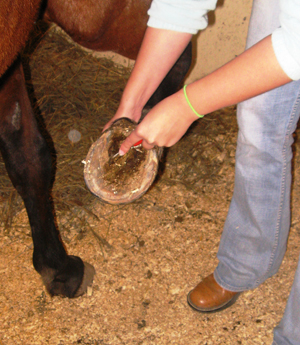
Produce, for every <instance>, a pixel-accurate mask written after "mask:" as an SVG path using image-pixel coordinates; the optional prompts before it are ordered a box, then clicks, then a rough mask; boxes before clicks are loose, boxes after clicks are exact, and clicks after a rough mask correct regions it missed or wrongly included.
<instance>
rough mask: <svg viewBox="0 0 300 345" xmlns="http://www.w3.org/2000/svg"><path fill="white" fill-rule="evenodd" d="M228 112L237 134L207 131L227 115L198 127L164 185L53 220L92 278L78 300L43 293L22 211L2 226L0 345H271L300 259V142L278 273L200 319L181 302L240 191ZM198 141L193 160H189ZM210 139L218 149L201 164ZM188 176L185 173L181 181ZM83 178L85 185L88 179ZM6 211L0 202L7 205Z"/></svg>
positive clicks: (171, 163) (167, 170) (173, 153)
mask: <svg viewBox="0 0 300 345" xmlns="http://www.w3.org/2000/svg"><path fill="white" fill-rule="evenodd" d="M221 115H222V119H223V121H225V123H226V126H227V128H230V130H228V131H225V130H224V128H223V131H220V134H218V135H217V136H216V137H214V138H213V140H208V139H207V137H205V136H203V130H205V129H206V127H209V126H210V127H212V126H217V125H219V120H218V116H220V114H217V115H215V116H214V115H213V116H211V117H210V118H209V119H207V120H203V121H198V123H197V125H196V126H194V127H193V128H192V130H191V131H189V132H188V134H187V135H186V137H185V138H184V139H183V140H182V141H181V142H179V143H178V144H176V145H175V146H174V147H173V148H171V149H170V150H169V151H168V152H167V155H166V157H167V158H166V160H165V164H164V169H163V171H162V172H161V173H160V176H159V179H158V180H157V181H156V182H155V184H154V185H153V186H152V187H151V189H150V190H149V191H148V192H147V194H145V195H144V196H143V197H142V198H141V199H139V200H138V201H136V202H134V203H132V204H129V205H121V206H112V205H107V204H104V203H102V202H101V201H100V200H98V199H97V198H94V200H93V202H92V203H91V204H90V205H89V207H88V208H87V209H84V208H82V207H76V206H74V207H72V209H71V211H70V212H68V213H67V214H64V215H63V216H62V215H60V214H59V213H58V224H59V227H60V229H61V234H62V238H63V241H64V243H65V244H66V246H67V249H68V252H69V253H72V254H75V255H79V256H81V257H82V258H83V259H84V260H86V261H88V262H90V263H91V264H93V265H94V266H95V269H96V272H97V274H96V276H95V280H94V284H93V286H92V288H91V289H90V290H89V291H88V293H87V294H86V295H84V296H82V297H79V298H77V299H74V300H69V299H64V298H60V297H53V298H51V297H50V296H49V295H48V294H47V293H46V291H45V288H44V287H43V285H42V282H41V279H40V278H39V276H38V274H37V273H36V272H35V271H34V269H33V267H32V263H31V256H32V241H31V236H30V228H29V226H28V219H27V216H26V211H25V209H24V208H23V207H22V204H21V206H20V209H19V210H18V213H17V214H14V217H13V219H12V224H11V227H10V229H9V230H7V229H5V228H4V226H3V224H2V226H1V227H0V258H1V260H0V277H1V279H0V291H1V294H0V344H1V345H2V344H3V345H17V344H22V345H24V344H41V345H44V344H51V345H59V344H60V345H62V344H65V345H73V344H85V345H98V344H99V345H100V344H101V345H102V344H103V345H106V344H113V345H119V344H128V345H129V344H130V345H131V344H132V345H133V344H139V345H141V344H143V345H146V344H158V345H159V344H162V345H163V344H178V345H179V344H182V345H187V344H189V345H194V344H195V345H200V344H201V345H205V344H207V345H210V344H214V345H215V344H228V345H229V344H230V345H232V344H247V345H252V344H271V342H272V330H273V328H274V327H275V326H276V325H277V324H278V322H279V321H280V319H281V317H282V315H283V311H284V307H285V304H286V300H287V297H288V294H289V290H290V287H291V284H292V281H293V277H294V272H295V270H296V266H297V261H298V256H299V244H300V232H299V220H300V212H299V195H300V176H298V175H299V162H300V158H299V155H298V154H297V151H298V150H299V143H296V145H295V151H296V152H295V164H294V165H295V167H294V177H295V179H294V181H295V182H294V184H293V194H292V226H291V233H290V239H289V243H288V249H287V253H286V255H285V258H284V260H283V263H282V266H281V268H280V270H279V272H278V273H277V274H276V275H275V276H274V277H272V278H271V279H268V280H267V281H266V282H265V283H264V284H262V285H261V286H260V287H259V288H257V289H256V290H254V291H247V292H245V293H243V294H242V295H241V296H240V298H239V299H238V301H237V302H236V304H235V305H234V306H232V307H231V308H229V309H227V310H225V311H222V312H220V313H215V314H199V313H196V312H194V311H193V310H191V308H190V307H189V306H188V305H187V303H186V296H187V293H188V292H189V291H190V290H191V289H192V288H193V287H194V286H195V284H197V283H198V282H199V281H200V280H201V278H203V277H205V276H206V275H208V274H210V273H211V272H212V271H213V270H214V268H215V266H216V265H217V259H216V253H217V250H218V244H219V240H220V236H221V233H222V226H223V224H224V221H225V217H226V213H227V210H228V207H229V203H230V198H231V195H232V190H233V179H234V149H235V142H236V131H237V128H236V122H235V110H234V108H231V109H229V110H226V111H225V113H221ZM197 140H198V144H199V147H196V148H193V150H194V152H196V153H193V152H188V153H187V151H186V147H192V146H193V143H195V141H197ZM212 142H214V146H213V150H215V151H213V152H212V151H211V154H210V156H209V157H206V156H205V155H206V153H207V152H208V151H209V150H212V148H211V144H212ZM218 147H219V148H220V147H221V148H222V147H226V148H227V149H226V150H222V149H218ZM199 152H200V153H199ZM198 154H199V155H200V154H201V157H199V156H197V155H198ZM187 156H188V157H187ZM191 157H192V159H191ZM80 159H84V156H83V157H79V160H80ZM201 162H202V163H201ZM203 162H206V163H205V164H206V165H207V166H208V165H210V166H211V169H210V175H208V174H206V175H205V171H204V172H203V169H204V170H205V164H204V163H203ZM1 164H2V166H3V163H2V161H1ZM79 164H80V163H79ZM215 167H218V169H217V170H216V171H215V172H214V173H213V174H212V173H211V171H213V169H214V168H215ZM58 169H59V166H58ZM197 169H198V170H197ZM183 171H185V172H187V171H190V175H189V177H187V178H186V179H183V178H182V176H183ZM197 171H198V176H201V178H199V177H197ZM200 173H201V174H200ZM192 175H193V176H192ZM78 180H79V181H80V183H82V185H83V186H84V183H83V177H82V175H80V176H78ZM5 205H6V204H5V200H3V198H2V199H1V203H0V208H1V207H4V206H5ZM79 229H80V230H79Z"/></svg>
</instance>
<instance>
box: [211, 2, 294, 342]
mask: <svg viewBox="0 0 300 345" xmlns="http://www.w3.org/2000/svg"><path fill="white" fill-rule="evenodd" d="M278 14H279V0H256V1H254V4H253V10H252V16H251V21H250V27H249V33H248V40H247V46H248V47H249V46H251V45H253V44H254V43H256V42H257V41H259V40H260V39H262V38H263V37H265V36H267V35H269V34H270V33H271V32H272V31H273V30H274V29H275V28H277V27H278V26H279V19H278ZM254 72H255V71H254ZM299 101H300V81H297V82H292V83H289V84H287V85H285V86H283V87H281V88H277V89H275V90H273V91H271V92H267V93H265V94H263V95H260V96H259V97H255V98H253V99H251V100H248V101H245V102H243V103H241V104H240V105H239V106H238V112H237V117H238V125H239V133H238V140H237V151H236V170H235V186H234V192H233V198H232V201H231V204H230V208H229V212H228V216H227V219H226V222H225V225H224V230H223V234H222V237H221V242H220V247H219V251H218V259H219V264H218V267H217V268H216V270H215V272H214V276H215V279H216V281H217V282H218V283H219V284H220V285H221V286H222V287H223V288H225V289H227V290H231V291H244V290H247V289H253V288H255V287H257V286H258V285H259V284H261V283H262V282H264V281H265V280H266V279H267V278H269V277H271V276H272V275H273V274H275V273H276V272H277V271H278V269H279V267H280V265H281V262H282V259H283V257H284V254H285V251H286V244H287V238H288V234H289V228H290V189H291V159H292V149H291V145H292V143H293V137H292V134H293V132H294V131H295V129H296V125H297V121H298V119H299V114H300V103H299ZM299 266H300V265H299ZM273 344H274V345H275V344H276V345H283V344H290V345H296V344H297V345H300V267H298V270H297V272H296V277H295V280H294V283H293V286H292V290H291V293H290V296H289V300H288V303H287V306H286V310H285V314H284V317H283V319H282V320H281V322H280V324H279V326H278V327H276V328H275V330H274V343H273Z"/></svg>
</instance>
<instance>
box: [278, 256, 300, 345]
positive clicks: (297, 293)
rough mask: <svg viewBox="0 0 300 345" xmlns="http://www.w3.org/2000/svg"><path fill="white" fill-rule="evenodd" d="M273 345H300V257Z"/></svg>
mask: <svg viewBox="0 0 300 345" xmlns="http://www.w3.org/2000/svg"><path fill="white" fill-rule="evenodd" d="M273 345H300V259H299V261H298V268H297V271H296V274H295V279H294V283H293V285H292V289H291V292H290V296H289V299H288V302H287V305H286V308H285V312H284V315H283V318H282V320H281V321H280V324H279V325H278V326H277V327H276V328H275V329H274V342H273Z"/></svg>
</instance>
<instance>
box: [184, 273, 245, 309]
mask: <svg viewBox="0 0 300 345" xmlns="http://www.w3.org/2000/svg"><path fill="white" fill-rule="evenodd" d="M239 294H240V293H239V292H233V291H228V290H225V289H223V288H222V287H221V286H220V285H219V284H218V283H217V282H216V281H215V278H214V275H213V274H211V275H209V276H208V277H206V278H204V279H203V280H202V281H201V282H200V283H199V284H198V285H197V286H196V287H195V288H194V289H193V290H192V291H190V293H189V294H188V297H187V300H188V304H189V305H190V306H191V307H192V308H193V309H195V310H197V311H200V312H204V313H205V312H215V311H220V310H223V309H225V308H228V307H230V306H231V305H232V304H233V303H234V302H235V301H236V300H237V298H238V296H239Z"/></svg>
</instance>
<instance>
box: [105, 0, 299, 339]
mask: <svg viewBox="0 0 300 345" xmlns="http://www.w3.org/2000/svg"><path fill="white" fill-rule="evenodd" d="M215 2H216V1H210V0H203V1H201V0H153V2H152V4H151V7H150V10H149V15H150V19H149V22H148V28H147V30H146V33H145V37H144V40H143V43H142V46H141V49H140V52H139V55H138V58H137V60H136V63H135V66H134V68H133V71H132V73H131V76H130V78H129V80H128V83H127V85H126V88H125V90H124V93H123V96H122V99H121V102H120V105H119V108H118V110H117V112H116V114H115V116H114V117H113V118H112V119H111V121H110V122H109V123H108V124H107V125H106V127H105V128H108V127H109V126H110V125H111V123H112V122H113V121H115V120H116V119H117V118H120V117H129V118H131V119H133V120H135V121H139V119H140V116H141V111H142V108H143V107H144V105H145V104H146V102H147V100H148V99H149V98H150V96H151V94H152V93H153V92H154V90H155V89H156V87H157V86H158V85H159V83H160V82H161V80H162V79H163V77H164V76H165V75H166V73H167V72H168V71H169V69H170V68H171V66H172V65H173V63H174V62H175V61H176V60H177V58H178V57H179V56H180V54H181V52H182V51H183V49H184V48H185V47H186V45H187V44H188V42H189V41H190V39H191V37H192V35H193V34H194V33H195V32H197V31H198V30H201V29H204V28H205V27H206V24H207V21H206V16H205V14H206V13H207V11H209V10H213V9H214V7H215ZM153 71H155V73H154V72H153ZM299 79H300V0H254V2H253V8H252V14H251V19H250V24H249V32H248V38H247V47H246V50H245V52H243V53H242V54H241V55H239V56H238V57H236V58H235V59H233V60H232V61H230V62H229V63H227V64H225V65H224V66H222V67H221V68H219V69H217V70H216V71H214V72H213V73H211V74H209V75H207V76H205V77H204V78H202V79H200V80H197V81H195V82H193V83H191V84H189V85H188V86H187V87H186V88H184V89H181V90H179V91H178V92H177V93H175V94H174V95H172V96H170V97H168V98H166V99H165V100H163V101H161V102H160V103H158V104H157V105H156V106H155V107H154V108H153V109H152V110H151V111H150V112H149V113H148V114H147V116H146V117H145V118H144V119H143V120H142V121H141V122H140V123H139V125H138V126H137V127H136V129H135V130H134V131H133V132H132V133H131V134H130V136H129V137H128V138H127V139H126V140H125V141H124V142H123V143H122V145H121V147H120V151H119V153H120V154H121V155H123V154H126V152H127V151H128V150H129V148H130V147H131V146H132V145H133V144H134V143H136V142H137V141H139V140H141V139H142V140H143V146H144V148H146V149H150V148H152V147H153V146H154V145H158V146H166V147H169V146H171V145H173V144H175V143H176V142H177V141H178V140H179V139H180V138H181V137H182V136H183V135H184V133H185V132H186V130H187V129H188V128H189V126H190V125H191V123H193V122H194V121H196V120H197V119H199V117H201V116H202V115H206V114H208V113H210V112H213V111H215V110H217V109H220V108H222V107H226V106H229V105H232V104H236V103H238V108H237V120H238V125H239V132H238V139H237V149H236V167H235V184H234V191H233V197H232V200H231V204H230V208H229V211H228V215H227V218H226V221H225V225H224V229H223V233H222V236H221V240H220V246H219V250H218V254H217V257H218V260H219V263H218V266H217V267H216V269H215V271H214V272H213V273H212V274H211V275H209V276H208V277H206V278H204V279H203V281H201V282H200V283H199V284H198V285H197V286H196V287H195V288H194V289H193V290H192V291H191V292H190V293H189V295H188V303H189V305H190V306H191V307H192V308H194V309H195V310H197V311H199V312H211V311H218V310H221V309H224V308H226V307H228V306H230V305H231V304H232V303H234V301H235V300H236V298H237V296H238V295H239V293H241V292H243V291H245V290H249V289H254V288H256V287H257V286H259V285H260V284H261V283H263V282H264V281H265V280H266V279H267V278H269V277H271V276H272V275H274V274H275V273H276V272H277V271H278V269H279V267H280V264H281V262H282V260H283V256H284V254H285V251H286V245H287V238H288V234H289V227H290V204H289V203H290V189H291V160H292V149H291V145H292V143H293V136H292V134H293V132H294V131H295V129H296V125H297V121H298V119H299V115H300V102H299V100H300V81H299ZM299 301H300V264H299V263H298V268H297V270H296V273H295V279H294V282H293V285H292V288H291V292H290V295H289V298H288V302H287V305H286V309H285V312H284V316H283V318H282V320H281V321H280V323H279V325H278V326H277V327H276V328H275V329H274V339H273V345H283V344H290V345H296V344H297V345H299V344H300V321H299V320H300V305H299V303H300V302H299Z"/></svg>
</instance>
